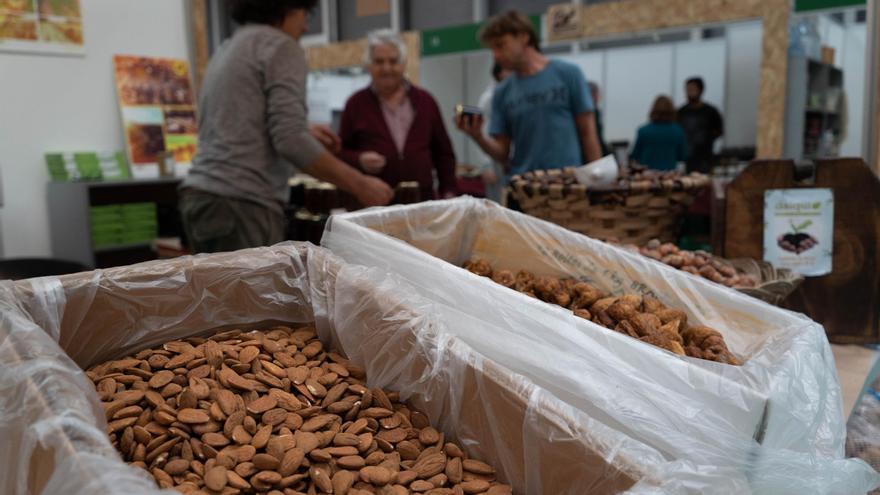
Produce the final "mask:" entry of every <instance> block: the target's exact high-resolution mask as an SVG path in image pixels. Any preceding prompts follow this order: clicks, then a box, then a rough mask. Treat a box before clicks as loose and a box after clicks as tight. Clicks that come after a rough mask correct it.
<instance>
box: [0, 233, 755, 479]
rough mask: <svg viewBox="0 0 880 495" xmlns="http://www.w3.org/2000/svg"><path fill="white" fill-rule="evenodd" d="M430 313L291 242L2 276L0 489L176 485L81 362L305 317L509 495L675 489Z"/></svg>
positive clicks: (655, 454)
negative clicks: (111, 435) (159, 472)
mask: <svg viewBox="0 0 880 495" xmlns="http://www.w3.org/2000/svg"><path fill="white" fill-rule="evenodd" d="M434 308H435V306H434V304H432V303H430V302H428V301H427V300H425V299H423V298H420V297H418V296H417V295H415V293H414V291H413V290H412V289H411V288H409V287H408V286H407V285H406V284H405V283H403V282H401V281H399V280H396V279H394V278H393V277H388V276H386V275H385V274H384V273H382V272H380V271H377V270H368V269H365V268H362V267H356V266H350V265H345V264H343V263H341V262H340V261H339V260H338V259H337V258H335V257H334V256H332V255H330V254H329V253H328V252H327V251H325V250H323V249H319V248H315V247H313V246H309V245H296V244H283V245H278V246H275V247H272V248H263V249H257V250H246V251H239V252H236V253H226V254H216V255H207V256H197V257H187V258H181V259H176V260H169V261H161V262H152V263H145V264H141V265H135V266H132V267H124V268H118V269H111V270H106V271H95V272H90V273H85V274H76V275H71V276H64V277H60V278H45V279H35V280H28V281H22V282H18V283H10V282H4V283H0V359H2V362H3V366H2V367H0V435H2V436H0V438H3V442H0V492H2V493H4V494H7V493H8V494H14V495H19V494H60V493H64V494H66V495H67V494H70V495H81V494H82V495H85V494H109V493H124V494H126V495H138V494H156V493H174V492H167V491H166V492H160V491H159V490H158V489H156V488H155V484H154V483H153V481H152V480H151V479H150V477H149V475H147V474H146V473H145V472H143V471H142V470H140V469H137V468H133V467H130V466H127V465H126V464H125V463H123V462H122V460H121V459H120V457H119V455H118V454H117V453H116V452H115V450H114V449H113V447H112V446H111V444H110V442H109V439H108V437H107V435H106V433H105V431H104V428H105V426H106V422H105V420H104V414H103V409H102V407H101V405H100V403H99V401H98V398H97V394H96V393H95V391H94V389H93V387H92V384H91V383H90V381H89V379H88V378H87V377H86V375H85V374H84V373H83V372H82V368H85V367H89V366H91V365H94V364H97V363H100V362H103V361H105V360H107V359H112V358H117V357H120V356H123V355H126V354H129V353H132V352H135V351H137V350H140V349H143V348H147V347H151V346H154V345H157V344H160V343H163V342H166V341H168V340H172V339H178V338H185V337H189V336H195V335H204V334H207V333H210V332H213V331H214V330H216V329H218V328H228V327H244V326H251V325H254V326H257V325H261V324H267V323H269V322H276V323H288V324H297V323H309V322H312V321H314V322H315V323H316V325H317V327H318V329H319V332H320V334H321V336H322V339H324V340H325V342H336V343H338V344H339V345H340V347H341V350H343V351H344V352H346V353H348V354H349V355H350V356H351V357H352V358H353V359H355V360H357V361H358V362H360V363H362V364H363V365H364V366H365V367H366V369H367V371H368V376H369V379H370V382H371V384H372V385H375V386H383V387H388V388H392V389H398V390H400V391H401V392H402V393H403V394H404V396H406V397H409V398H410V399H411V400H412V401H413V402H414V403H415V404H417V405H419V406H421V407H422V408H424V410H425V411H426V412H427V413H428V414H429V416H430V417H431V419H432V421H434V422H435V424H438V425H439V426H441V427H442V429H443V430H444V431H445V432H446V433H447V434H448V435H450V437H451V438H456V439H457V440H458V441H460V442H461V443H462V444H463V445H464V446H465V447H466V448H467V449H468V450H469V451H470V452H471V453H472V454H473V455H476V456H479V457H481V458H483V459H484V460H486V461H488V462H490V463H492V464H494V465H495V466H497V467H498V470H499V473H500V476H501V477H503V478H504V479H505V480H507V481H509V482H511V483H512V484H513V485H514V486H515V488H516V493H528V494H540V493H546V494H551V493H552V494H572V495H574V494H581V493H585V492H589V493H617V492H620V491H623V490H627V489H629V488H633V487H640V486H645V487H649V488H650V489H663V487H664V486H665V485H666V484H667V483H676V484H678V483H680V481H678V478H679V475H674V474H672V473H674V472H677V471H678V470H679V466H678V465H677V464H675V463H672V464H670V463H669V462H668V460H667V459H666V458H665V457H664V455H663V454H662V453H661V452H659V451H658V450H656V449H654V448H652V447H649V446H647V445H644V444H643V443H642V442H640V441H637V440H634V439H632V438H631V437H629V436H628V435H626V434H625V433H622V432H620V431H617V430H616V429H614V428H613V427H610V426H608V425H606V424H604V423H603V422H602V421H600V420H598V419H596V418H593V417H591V416H590V415H588V414H586V413H584V412H583V411H581V410H579V409H577V408H574V407H572V406H571V405H569V404H567V403H566V402H565V401H562V400H560V399H559V398H557V397H556V396H555V395H554V394H552V393H550V392H548V391H547V390H545V389H543V388H541V387H539V386H538V385H536V384H535V383H534V381H532V380H531V379H529V378H527V377H525V376H523V375H519V374H516V373H514V372H512V371H510V370H509V369H507V368H506V367H504V366H503V365H500V364H498V363H496V362H495V361H494V360H491V359H488V358H486V357H484V356H483V355H481V354H480V353H478V352H476V351H475V350H474V349H472V348H471V347H470V346H468V345H467V344H465V343H464V342H462V340H461V339H459V338H457V337H455V336H454V335H453V333H452V332H451V331H450V330H449V329H450V327H452V326H458V325H462V324H464V325H466V324H469V323H468V322H469V321H470V320H469V319H468V317H467V315H464V314H462V315H459V316H460V317H461V319H455V320H448V321H447V320H445V319H443V318H440V315H439V313H437V312H436V311H435V309H434ZM682 476H684V475H682ZM690 476H692V475H691V474H687V477H690ZM688 479H690V478H688ZM667 480H669V481H667ZM740 482H742V480H740ZM676 486H677V485H676ZM740 486H742V485H740Z"/></svg>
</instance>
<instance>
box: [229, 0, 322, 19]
mask: <svg viewBox="0 0 880 495" xmlns="http://www.w3.org/2000/svg"><path fill="white" fill-rule="evenodd" d="M317 5H318V0H226V6H227V7H228V9H229V13H230V15H231V16H232V19H233V20H234V21H235V22H237V23H239V24H248V23H254V24H270V25H276V24H280V23H281V22H283V21H284V18H285V17H286V16H287V14H289V13H290V11H291V10H296V9H304V10H307V11H310V10H312V9H314V8H315V6H317Z"/></svg>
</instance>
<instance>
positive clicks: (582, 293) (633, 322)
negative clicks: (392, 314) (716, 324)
mask: <svg viewBox="0 0 880 495" xmlns="http://www.w3.org/2000/svg"><path fill="white" fill-rule="evenodd" d="M464 268H465V269H467V270H469V271H471V272H472V273H475V274H477V275H480V276H483V277H488V278H491V279H492V280H493V281H495V282H496V283H498V284H501V285H503V286H505V287H508V288H510V289H514V290H517V291H519V292H522V293H524V294H526V295H528V296H531V297H535V298H537V299H540V300H542V301H545V302H549V303H551V304H556V305H558V306H562V307H564V308H568V309H570V310H572V311H573V312H574V314H575V315H576V316H578V317H580V318H583V319H585V320H589V321H592V322H593V323H596V324H598V325H601V326H603V327H605V328H608V329H610V330H614V331H616V332H619V333H622V334H625V335H628V336H630V337H632V338H634V339H638V340H641V341H642V342H646V343H648V344H652V345H654V346H657V347H660V348H662V349H666V350H667V351H670V352H673V353H675V354H678V355H681V356H690V357H695V358H700V359H705V360H708V361H716V362H719V363H725V364H732V365H740V364H742V363H741V362H740V360H739V359H737V357H736V356H734V355H733V353H731V352H730V350H729V349H728V348H727V344H726V343H725V341H724V337H723V336H722V335H721V333H720V332H718V331H717V330H714V329H712V328H709V327H705V326H699V325H693V326H692V325H689V324H688V318H687V315H686V314H685V312H684V311H681V310H678V309H672V308H668V307H666V306H665V305H663V304H662V303H661V302H660V301H658V300H657V299H654V298H650V297H641V296H637V295H625V296H620V297H617V296H611V295H610V294H607V293H605V292H604V291H602V290H600V289H598V288H596V287H594V286H592V285H590V284H588V283H586V282H580V281H578V280H576V279H572V278H558V277H542V276H536V275H534V274H532V273H530V272H527V271H524V270H520V271H519V272H517V273H514V272H513V271H511V270H495V269H493V267H492V265H491V264H490V263H489V262H488V261H486V260H474V261H470V262H468V263H465V265H464Z"/></svg>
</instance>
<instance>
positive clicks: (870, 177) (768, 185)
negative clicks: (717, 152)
mask: <svg viewBox="0 0 880 495" xmlns="http://www.w3.org/2000/svg"><path fill="white" fill-rule="evenodd" d="M812 171H813V172H814V173H813V174H810V173H808V172H805V173H804V177H803V178H802V177H800V175H801V174H796V171H795V167H794V163H793V162H791V161H788V160H759V161H755V162H752V164H751V165H750V166H749V168H747V169H746V170H745V171H743V173H742V174H740V176H739V177H737V179H736V180H735V181H734V182H733V183H732V184H731V185H730V186H729V187H728V189H727V208H726V219H725V223H726V227H725V241H724V256H725V257H727V258H738V257H748V258H754V259H763V254H764V253H763V235H764V228H763V225H764V191H766V190H768V189H790V188H805V187H816V188H829V189H832V190H833V191H834V248H833V249H834V258H833V272H832V273H831V274H829V275H826V276H822V277H811V278H807V279H806V280H805V281H804V283H803V285H801V287H800V288H799V289H798V290H797V291H795V292H794V293H793V294H792V295H791V296H789V298H788V299H787V301H786V303H785V304H784V306H785V307H788V308H789V309H792V310H794V311H799V312H802V313H805V314H806V315H808V316H809V317H810V318H812V319H813V320H815V321H817V322H819V323H820V324H822V325H823V326H824V327H825V331H826V332H827V334H828V338H829V339H830V340H831V341H832V342H835V343H841V344H872V343H873V344H876V343H880V265H878V262H880V260H878V253H880V180H878V178H877V176H875V175H874V173H873V172H871V170H870V169H869V168H868V166H867V165H866V164H865V162H864V161H862V160H861V159H860V158H842V159H833V160H819V161H818V162H817V163H816V165H815V168H814V169H813V170H812ZM811 179H813V180H811Z"/></svg>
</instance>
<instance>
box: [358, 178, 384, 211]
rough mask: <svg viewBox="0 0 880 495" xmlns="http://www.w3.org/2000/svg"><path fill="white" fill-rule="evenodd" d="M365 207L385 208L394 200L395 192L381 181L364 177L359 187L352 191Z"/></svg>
mask: <svg viewBox="0 0 880 495" xmlns="http://www.w3.org/2000/svg"><path fill="white" fill-rule="evenodd" d="M352 192H353V193H354V195H355V198H357V200H358V202H359V203H360V204H362V205H364V206H385V205H387V204H388V203H390V202H391V200H392V199H393V198H394V191H392V190H391V188H390V187H389V186H388V184H386V183H385V182H384V181H382V180H381V179H377V178H376V177H370V176H369V175H363V176H362V177H361V180H360V181H359V183H358V187H357V188H356V189H355V190H354V191H352Z"/></svg>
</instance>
